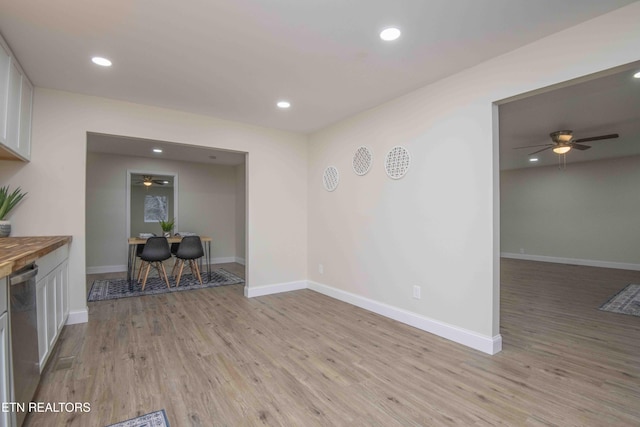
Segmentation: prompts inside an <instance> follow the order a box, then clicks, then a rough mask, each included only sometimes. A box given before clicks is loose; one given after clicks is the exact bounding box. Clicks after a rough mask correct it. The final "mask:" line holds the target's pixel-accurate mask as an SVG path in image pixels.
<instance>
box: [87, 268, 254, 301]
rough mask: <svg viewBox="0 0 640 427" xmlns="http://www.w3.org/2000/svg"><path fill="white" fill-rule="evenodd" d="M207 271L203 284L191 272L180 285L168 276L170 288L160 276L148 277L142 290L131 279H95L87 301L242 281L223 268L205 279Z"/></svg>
mask: <svg viewBox="0 0 640 427" xmlns="http://www.w3.org/2000/svg"><path fill="white" fill-rule="evenodd" d="M207 276H208V275H207V273H202V280H203V284H202V285H201V284H200V282H199V281H198V279H197V278H195V277H194V276H193V275H191V274H185V275H183V276H182V278H181V279H180V286H178V287H176V282H175V279H174V278H173V277H170V278H169V284H170V285H171V288H167V284H166V282H165V281H164V279H162V278H160V277H150V278H149V279H148V280H147V284H146V285H145V287H144V291H143V290H142V284H141V283H139V282H137V281H136V280H133V281H132V282H131V283H130V282H129V281H128V280H127V279H110V280H96V281H94V282H93V285H91V290H90V291H89V296H88V297H87V301H89V302H91V301H104V300H109V299H118V298H128V297H137V296H141V295H154V294H164V293H167V292H182V291H190V290H193V289H202V288H212V287H216V286H225V285H235V284H238V283H244V280H242V279H241V278H240V277H238V276H236V275H235V274H232V273H229V272H228V271H227V270H225V269H223V268H219V269H217V270H213V271H212V272H211V280H209V281H207V278H208V277H207Z"/></svg>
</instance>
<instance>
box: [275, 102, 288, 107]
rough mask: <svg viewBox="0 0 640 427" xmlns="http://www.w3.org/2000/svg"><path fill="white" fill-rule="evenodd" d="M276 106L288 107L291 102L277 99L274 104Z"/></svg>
mask: <svg viewBox="0 0 640 427" xmlns="http://www.w3.org/2000/svg"><path fill="white" fill-rule="evenodd" d="M276 105H277V106H278V108H289V107H291V103H290V102H289V101H278V103H277V104H276Z"/></svg>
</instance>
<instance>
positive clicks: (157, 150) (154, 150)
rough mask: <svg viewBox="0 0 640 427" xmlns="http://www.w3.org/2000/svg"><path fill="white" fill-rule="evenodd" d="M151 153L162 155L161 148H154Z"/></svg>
mask: <svg viewBox="0 0 640 427" xmlns="http://www.w3.org/2000/svg"><path fill="white" fill-rule="evenodd" d="M153 152H154V153H162V148H154V149H153Z"/></svg>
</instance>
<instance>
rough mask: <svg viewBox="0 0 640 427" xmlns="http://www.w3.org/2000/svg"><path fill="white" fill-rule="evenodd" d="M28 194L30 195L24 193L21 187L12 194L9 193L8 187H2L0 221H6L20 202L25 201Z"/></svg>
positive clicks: (0, 190)
mask: <svg viewBox="0 0 640 427" xmlns="http://www.w3.org/2000/svg"><path fill="white" fill-rule="evenodd" d="M27 194H28V193H23V192H22V190H21V189H20V187H18V188H16V189H15V190H14V191H13V192H12V193H9V186H8V185H7V186H4V187H1V188H0V221H4V220H5V219H6V218H7V216H8V215H9V212H11V210H12V209H13V208H15V207H16V205H17V204H18V203H20V201H21V200H22V199H24V196H26V195H27Z"/></svg>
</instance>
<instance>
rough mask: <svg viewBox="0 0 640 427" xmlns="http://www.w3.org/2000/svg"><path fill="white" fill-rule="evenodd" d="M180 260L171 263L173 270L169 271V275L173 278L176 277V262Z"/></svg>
mask: <svg viewBox="0 0 640 427" xmlns="http://www.w3.org/2000/svg"><path fill="white" fill-rule="evenodd" d="M179 260H180V258H176V262H174V263H173V268H172V269H171V275H172V276H175V275H176V267H177V266H178V261H179Z"/></svg>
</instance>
